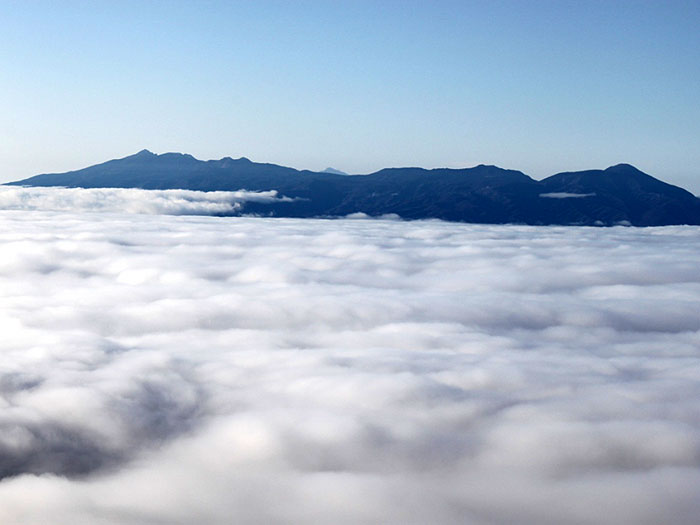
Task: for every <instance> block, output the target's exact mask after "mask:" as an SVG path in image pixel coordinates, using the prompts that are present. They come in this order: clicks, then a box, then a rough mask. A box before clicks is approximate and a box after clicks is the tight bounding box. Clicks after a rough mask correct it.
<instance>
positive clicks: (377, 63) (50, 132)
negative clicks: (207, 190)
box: [0, 0, 700, 194]
mask: <svg viewBox="0 0 700 525" xmlns="http://www.w3.org/2000/svg"><path fill="white" fill-rule="evenodd" d="M699 27H700V1H690V2H681V1H665V2H661V1H658V2H648V1H633V2H624V1H619V2H616V1H612V0H608V1H600V2H598V1H578V2H568V1H552V2H537V1H512V2H505V1H504V2H498V1H490V2H488V1H485V2H470V1H436V2H430V1H427V0H426V1H423V2H414V1H410V0H404V1H397V2H392V1H383V2H380V1H375V2H362V1H355V2H333V1H326V2H321V1H317V2H312V1H309V2H296V1H278V2H276V1H258V2H252V1H251V2H207V1H192V2H175V1H169V2H165V1H139V2H136V1H134V2H131V1H119V2H98V1H85V2H67V1H66V2H40V1H8V0H5V1H2V2H1V3H0V74H1V75H2V81H1V82H0V180H2V181H7V180H16V179H19V178H24V177H27V176H30V175H34V174H37V173H42V172H49V171H65V170H68V169H77V168H81V167H84V166H87V165H89V164H94V163H98V162H102V161H104V160H107V159H110V158H115V157H122V156H126V155H129V154H131V153H135V152H136V151H138V150H140V149H142V148H148V149H150V150H152V151H155V152H157V153H162V152H166V151H182V152H188V153H191V154H193V155H194V156H195V157H198V158H202V159H209V158H220V157H223V156H232V157H239V156H247V157H249V158H251V159H252V160H256V161H265V162H275V163H278V164H283V165H288V166H293V167H297V168H308V169H323V168H325V167H326V166H334V167H336V168H339V169H342V170H345V171H349V172H352V173H366V172H371V171H374V170H376V169H379V168H381V167H386V166H406V165H416V166H423V167H439V166H450V167H458V166H473V165H475V164H480V163H485V164H497V165H499V166H503V167H506V168H516V169H520V170H523V171H524V172H525V173H527V174H529V175H531V176H533V177H535V178H542V177H545V176H547V175H551V174H553V173H556V172H558V171H564V170H577V169H586V168H600V167H607V166H609V165H611V164H616V163H619V162H628V163H631V164H634V165H636V166H637V167H639V168H640V169H642V170H643V171H646V172H648V173H650V174H652V175H655V176H657V177H659V178H662V179H664V180H667V181H669V182H673V183H675V184H679V185H682V186H684V187H686V188H688V189H689V190H691V191H693V192H694V193H696V194H698V193H700V30H699V29H698V28H699Z"/></svg>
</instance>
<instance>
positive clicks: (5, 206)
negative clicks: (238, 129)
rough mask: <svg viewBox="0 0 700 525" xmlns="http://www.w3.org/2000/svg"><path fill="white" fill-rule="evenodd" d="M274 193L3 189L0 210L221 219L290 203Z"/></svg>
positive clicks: (1, 189)
mask: <svg viewBox="0 0 700 525" xmlns="http://www.w3.org/2000/svg"><path fill="white" fill-rule="evenodd" d="M289 201H291V199H290V198H289V197H280V196H278V193H277V191H276V190H271V191H261V192H253V191H245V190H240V191H210V192H204V191H190V190H141V189H136V188H90V189H83V188H40V187H22V186H19V187H17V186H0V210H25V211H30V210H31V211H33V210H44V211H83V212H112V213H115V212H117V213H120V212H123V213H139V214H147V215H221V214H230V213H236V212H240V211H242V210H243V206H244V204H245V203H246V202H258V203H272V202H289Z"/></svg>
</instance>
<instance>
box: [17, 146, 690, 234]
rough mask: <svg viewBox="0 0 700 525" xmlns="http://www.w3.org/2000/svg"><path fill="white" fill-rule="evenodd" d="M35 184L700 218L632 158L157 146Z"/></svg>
mask: <svg viewBox="0 0 700 525" xmlns="http://www.w3.org/2000/svg"><path fill="white" fill-rule="evenodd" d="M9 184H14V185H27V186H66V187H82V188H97V187H102V188H105V187H114V188H144V189H174V188H179V189H190V190H199V191H215V190H241V189H245V190H250V191H262V190H277V191H278V192H279V193H280V194H281V195H284V196H287V197H292V198H294V200H293V201H292V202H280V203H275V204H268V203H247V204H246V206H245V208H244V210H243V213H248V214H259V215H265V216H278V217H337V216H344V215H348V214H351V213H357V212H363V213H366V214H368V215H372V216H378V215H384V214H397V215H400V216H401V217H403V218H406V219H426V218H435V219H443V220H450V221H462V222H479V223H497V224H500V223H520V224H565V225H569V224H576V225H614V224H632V225H637V226H659V225H670V224H700V199H698V198H697V197H695V196H694V195H693V194H691V193H689V192H687V191H686V190H684V189H682V188H679V187H677V186H673V185H671V184H667V183H665V182H662V181H660V180H658V179H655V178H654V177H651V176H650V175H647V174H645V173H642V172H641V171H639V170H638V169H636V168H634V167H633V166H630V165H628V164H619V165H617V166H612V167H610V168H608V169H606V170H590V171H579V172H569V173H559V174H557V175H553V176H551V177H548V178H546V179H544V180H542V181H536V180H534V179H532V178H530V177H528V176H527V175H525V174H524V173H522V172H520V171H514V170H506V169H502V168H499V167H496V166H484V165H479V166H476V167H473V168H464V169H447V168H442V169H431V170H427V169H423V168H389V169H383V170H380V171H378V172H375V173H371V174H369V175H362V176H352V175H351V176H348V175H340V174H336V173H330V172H328V171H325V172H312V171H306V170H304V171H299V170H296V169H293V168H288V167H284V166H278V165H276V164H264V163H257V162H252V161H250V160H248V159H246V158H245V157H243V158H240V159H232V158H230V157H224V158H223V159H220V160H209V161H201V160H197V159H195V158H194V157H192V156H191V155H186V154H181V153H165V154H162V155H156V154H154V153H151V152H150V151H148V150H143V151H140V152H139V153H137V154H135V155H132V156H129V157H125V158H123V159H116V160H110V161H108V162H105V163H103V164H98V165H95V166H90V167H88V168H84V169H81V170H77V171H71V172H67V173H52V174H45V175H37V176H35V177H31V178H29V179H25V180H21V181H17V182H12V183H9Z"/></svg>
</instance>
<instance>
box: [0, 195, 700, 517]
mask: <svg viewBox="0 0 700 525" xmlns="http://www.w3.org/2000/svg"><path fill="white" fill-rule="evenodd" d="M79 207H80V209H84V208H82V206H79ZM0 253H2V257H1V258H0V293H1V294H2V303H1V306H0V329H1V330H2V334H3V336H2V338H1V339H0V353H1V355H2V361H1V362H0V393H1V394H2V397H0V403H1V404H2V405H1V408H0V475H1V476H2V477H3V479H2V481H0V523H3V524H36V523H46V524H71V525H81V524H85V525H87V524H94V523H101V524H134V525H135V524H139V525H141V524H161V523H174V524H192V523H207V524H228V523H341V524H342V523H348V524H350V523H352V524H355V523H396V524H399V523H400V524H404V523H421V524H422V523H448V524H452V523H455V524H457V523H459V524H463V523H474V524H486V523H489V524H490V523H495V524H501V523H503V524H506V523H525V524H527V523H532V524H548V523H551V524H561V523H577V524H579V523H616V524H652V523H676V524H677V523H686V524H690V523H696V522H697V516H698V515H700V409H699V406H698V399H700V314H699V313H698V304H700V272H698V260H700V229H698V228H693V227H669V228H648V229H637V228H609V229H595V228H566V227H539V228H538V227H519V226H479V225H464V224H450V223H443V222H438V221H425V222H420V221H419V222H400V221H383V220H374V221H356V220H355V221H353V220H335V221H329V220H292V219H255V218H215V217H167V216H156V217H147V216H142V215H125V214H124V215H118V214H103V215H100V214H92V215H90V216H85V215H81V214H76V213H68V212H39V211H37V212H19V211H2V212H0Z"/></svg>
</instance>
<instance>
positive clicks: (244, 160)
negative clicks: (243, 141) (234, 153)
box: [236, 157, 253, 163]
mask: <svg viewBox="0 0 700 525" xmlns="http://www.w3.org/2000/svg"><path fill="white" fill-rule="evenodd" d="M236 160H237V161H238V162H250V163H252V162H253V161H251V160H250V159H249V158H248V157H241V158H240V159H236Z"/></svg>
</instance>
